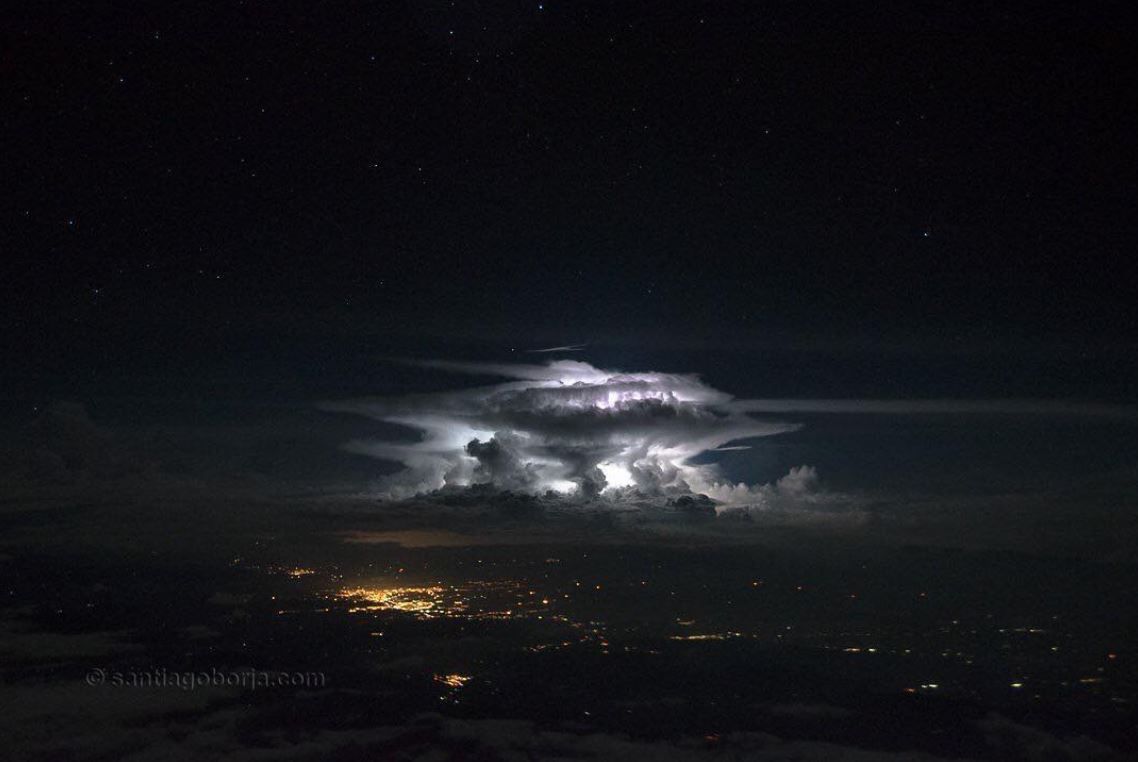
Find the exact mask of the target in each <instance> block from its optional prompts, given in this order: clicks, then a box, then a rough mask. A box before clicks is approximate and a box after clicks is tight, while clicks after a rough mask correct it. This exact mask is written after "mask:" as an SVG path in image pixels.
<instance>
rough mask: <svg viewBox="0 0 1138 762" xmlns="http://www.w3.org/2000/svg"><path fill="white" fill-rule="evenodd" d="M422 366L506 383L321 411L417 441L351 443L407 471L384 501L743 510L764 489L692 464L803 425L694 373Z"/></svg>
mask: <svg viewBox="0 0 1138 762" xmlns="http://www.w3.org/2000/svg"><path fill="white" fill-rule="evenodd" d="M424 365H428V366H429V367H432V368H436V369H441V370H447V371H451V372H459V373H467V374H475V375H494V376H500V377H505V378H507V379H511V380H508V381H505V382H503V383H499V384H495V385H492V386H483V387H478V388H474V389H464V390H459V391H453V392H440V393H432V394H416V395H407V396H401V397H391V398H379V399H364V400H351V401H343V402H329V403H325V404H324V405H322V407H323V409H325V410H329V411H337V412H352V413H359V414H362V415H366V416H368V417H371V418H373V419H375V420H379V421H384V422H386V423H393V424H399V425H402V426H406V427H409V428H411V429H414V430H415V431H417V432H418V434H419V435H420V437H421V438H420V439H419V440H418V441H413V442H392V441H381V440H371V441H363V440H356V441H352V442H349V443H348V444H347V445H345V447H346V449H348V450H349V451H352V452H356V453H363V454H367V455H371V456H374V457H377V458H382V459H385V460H390V461H395V462H398V463H400V464H402V465H403V466H404V470H403V471H401V472H400V473H397V474H394V475H392V476H391V477H389V478H387V479H385V480H384V482H383V490H384V492H385V494H387V495H390V496H392V497H407V496H410V495H413V494H417V493H421V492H426V491H430V490H436V489H440V488H443V487H448V486H466V485H474V484H489V485H493V486H495V487H498V488H501V489H510V490H520V491H527V492H534V493H540V492H545V491H548V490H553V491H555V492H561V493H571V494H576V495H578V496H579V497H581V498H585V499H591V498H595V497H598V496H601V495H605V496H608V497H613V498H615V497H619V496H621V495H622V494H628V493H629V492H631V491H635V492H636V493H637V494H638V495H639V496H644V495H652V496H680V495H687V494H693V493H702V494H707V495H709V496H711V497H713V498H716V499H718V500H721V501H723V502H730V503H744V502H748V501H755V500H761V499H764V497H765V494H764V492H763V491H762V488H752V487H750V486H749V485H745V484H731V483H730V482H728V481H727V480H726V479H724V478H723V476H722V475H721V474H720V472H719V471H718V469H717V468H716V467H715V466H714V465H706V464H704V465H695V464H692V463H691V462H690V459H691V458H692V457H694V456H696V455H698V454H700V453H702V452H705V451H709V450H715V449H717V448H721V447H724V446H726V445H728V444H729V443H732V442H738V441H741V440H746V439H752V438H756V437H768V436H774V435H777V434H781V433H784V432H789V431H794V430H796V429H798V428H799V424H797V423H794V422H789V421H784V420H777V419H772V418H766V419H763V418H756V417H754V416H753V415H751V414H750V413H748V412H746V411H745V410H744V409H743V408H742V407H740V405H739V403H738V401H736V400H735V399H734V398H733V397H732V396H731V395H730V394H727V393H725V392H722V391H719V390H717V389H714V388H712V387H711V386H709V385H707V384H706V383H704V382H703V381H702V380H701V379H700V378H699V377H698V376H696V375H692V374H673V373H656V372H646V373H624V372H619V371H606V370H601V369H599V368H596V367H594V366H592V365H589V364H588V363H584V362H577V361H569V360H559V361H554V362H550V363H548V364H545V365H523V364H518V365H514V364H481V363H453V362H430V363H424ZM811 473H812V472H811ZM787 478H792V479H797V478H798V477H797V476H794V475H793V474H792V475H790V476H788V477H787Z"/></svg>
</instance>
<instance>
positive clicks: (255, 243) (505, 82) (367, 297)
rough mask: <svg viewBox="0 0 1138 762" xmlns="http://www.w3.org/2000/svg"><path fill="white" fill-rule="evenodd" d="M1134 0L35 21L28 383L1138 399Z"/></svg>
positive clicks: (21, 271) (256, 13) (21, 73)
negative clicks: (536, 367) (504, 369)
mask: <svg viewBox="0 0 1138 762" xmlns="http://www.w3.org/2000/svg"><path fill="white" fill-rule="evenodd" d="M1122 7H1123V6H1121V5H1110V4H1096V5H1094V6H1079V5H1075V6H1071V5H1064V6H1058V5H1056V6H1055V7H1053V8H1040V7H1038V6H1035V5H1030V4H1022V5H1017V4H1012V5H1010V6H1009V5H1000V6H999V7H992V8H977V7H974V6H972V5H966V4H959V3H956V4H953V3H950V4H942V5H939V6H937V7H935V8H932V7H927V8H925V7H922V8H916V7H909V6H905V5H903V4H899V5H898V6H897V7H878V6H874V7H868V6H866V7H862V6H848V7H847V6H841V7H837V6H835V7H828V8H822V7H819V8H814V9H806V8H802V7H801V6H799V5H797V4H791V3H745V4H744V3H728V4H723V3H706V4H698V3H693V4H684V5H682V6H680V5H677V6H660V5H659V4H654V5H652V6H650V7H649V6H638V5H627V4H617V5H613V4H610V3H571V4H570V3H565V4H562V3H558V2H550V3H537V2H525V3H483V4H474V5H471V4H463V3H460V4H457V5H455V4H450V3H441V2H440V3H384V4H379V5H375V4H352V3H347V4H337V5H336V6H334V7H327V8H324V7H322V8H320V9H314V8H312V7H311V6H310V5H308V4H303V3H287V2H286V3H273V4H263V3H251V2H237V3H227V4H224V5H221V6H215V7H211V8H210V9H209V10H208V12H207V11H206V10H205V9H203V8H202V7H198V6H194V5H185V6H183V5H180V4H166V5H160V6H154V5H151V4H144V5H141V4H140V5H135V4H131V3H126V4H122V3H114V4H111V3H106V4H93V5H92V4H89V3H67V2H61V3H50V4H26V5H25V6H24V7H23V8H22V10H21V11H20V13H18V14H15V15H13V16H12V17H11V18H10V23H8V24H6V25H5V30H4V32H3V34H4V45H3V48H4V55H3V58H2V63H0V65H2V66H3V71H4V86H3V98H4V103H5V105H4V108H3V111H2V115H0V130H2V135H3V139H4V144H5V145H6V146H8V148H9V150H8V151H7V154H8V155H7V162H6V163H7V165H8V169H7V170H6V171H5V177H6V181H5V183H4V185H5V187H4V190H3V191H2V193H3V196H4V198H5V201H4V204H3V206H2V209H0V214H3V219H4V222H3V224H2V225H0V236H2V237H0V246H2V248H3V257H2V264H0V267H2V268H3V281H2V288H3V289H4V292H5V298H4V299H3V306H2V307H0V309H2V310H3V311H4V312H3V314H4V321H5V324H6V329H5V331H4V334H5V336H4V344H5V358H6V360H7V362H5V368H4V370H3V376H4V381H5V384H6V385H8V386H9V388H10V389H11V390H12V391H11V392H10V393H11V394H14V395H16V397H18V398H19V399H21V400H22V401H27V400H34V399H37V398H41V397H43V396H45V395H46V396H59V395H66V394H68V393H69V392H70V393H72V394H74V393H76V392H75V391H74V390H78V393H80V394H85V393H91V394H95V393H99V394H106V393H108V392H115V391H121V390H123V389H126V388H129V389H130V390H131V391H140V392H150V391H154V390H155V389H156V388H159V387H160V388H161V392H162V393H163V394H171V393H174V392H175V391H178V390H183V391H185V393H187V394H198V393H210V394H216V393H218V390H222V391H223V393H226V394H233V395H238V396H241V395H247V394H251V393H254V391H255V393H257V394H261V393H263V392H265V391H266V389H267V388H269V387H271V388H272V389H274V390H279V389H280V388H281V386H282V384H286V383H287V384H289V385H290V386H289V387H288V390H287V393H286V392H281V393H282V394H287V395H291V396H293V397H296V398H303V397H306V396H307V397H313V396H324V395H334V394H335V393H337V392H343V393H345V394H358V393H370V392H375V391H383V390H382V389H377V387H379V386H386V387H388V388H389V390H393V389H395V388H396V387H398V386H400V385H401V384H406V383H412V384H420V383H425V381H424V379H423V378H422V377H416V378H408V377H406V376H404V377H402V378H398V377H396V374H394V373H393V372H391V371H390V370H384V371H377V370H375V366H376V360H377V358H380V357H384V356H391V355H396V356H399V355H417V356H452V357H453V356H465V357H467V358H469V359H486V358H488V357H489V358H490V359H504V358H507V357H509V355H510V353H511V350H516V351H517V352H520V351H522V350H524V349H533V348H539V347H546V346H556V345H566V344H573V343H577V342H590V347H591V350H592V352H593V355H592V357H591V359H592V360H593V361H595V362H597V363H598V364H599V365H601V366H604V367H626V368H648V367H661V366H663V369H668V370H689V371H690V370H697V371H702V372H704V373H706V374H710V375H712V377H713V381H715V382H716V383H717V385H719V386H720V387H721V388H723V387H726V386H730V387H731V388H732V389H733V390H736V391H738V392H740V393H745V394H750V395H764V394H772V395H775V396H787V395H792V396H844V395H871V396H928V395H934V396H976V395H981V396H992V395H994V396H1067V397H1072V396H1073V397H1111V398H1116V399H1117V398H1128V399H1129V398H1133V395H1134V389H1133V385H1132V380H1131V379H1132V378H1133V370H1134V366H1133V360H1132V359H1131V357H1132V354H1133V353H1132V351H1131V350H1132V349H1133V345H1134V341H1135V339H1136V338H1138V333H1136V331H1138V323H1136V320H1135V312H1134V308H1133V306H1132V304H1131V302H1132V291H1133V286H1134V278H1133V274H1132V267H1130V266H1128V264H1127V254H1128V252H1129V251H1130V250H1131V249H1132V248H1133V245H1134V243H1135V234H1134V225H1133V215H1132V214H1131V211H1130V206H1131V204H1132V199H1133V197H1134V190H1135V188H1134V180H1135V178H1134V173H1133V171H1132V170H1133V168H1132V166H1131V165H1130V164H1129V163H1128V162H1126V161H1125V160H1124V158H1123V157H1124V156H1125V155H1126V154H1127V150H1126V149H1127V148H1128V147H1129V146H1130V143H1131V141H1132V137H1131V136H1132V135H1133V133H1134V127H1135V124H1134V118H1133V117H1134V109H1133V99H1132V97H1131V96H1132V92H1133V90H1134V82H1133V74H1132V73H1131V71H1132V69H1131V67H1129V66H1126V65H1125V63H1126V60H1127V56H1126V53H1127V52H1128V51H1129V50H1130V48H1131V46H1130V45H1129V44H1128V41H1127V39H1126V35H1125V33H1124V32H1123V30H1124V29H1125V28H1126V26H1125V24H1123V23H1122ZM148 379H149V380H148ZM282 379H288V381H287V382H285V381H283V380H282ZM742 386H745V387H746V388H740V387H742Z"/></svg>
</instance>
